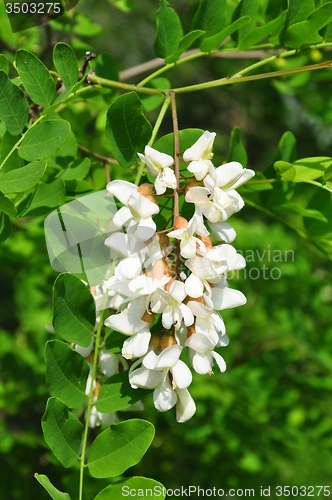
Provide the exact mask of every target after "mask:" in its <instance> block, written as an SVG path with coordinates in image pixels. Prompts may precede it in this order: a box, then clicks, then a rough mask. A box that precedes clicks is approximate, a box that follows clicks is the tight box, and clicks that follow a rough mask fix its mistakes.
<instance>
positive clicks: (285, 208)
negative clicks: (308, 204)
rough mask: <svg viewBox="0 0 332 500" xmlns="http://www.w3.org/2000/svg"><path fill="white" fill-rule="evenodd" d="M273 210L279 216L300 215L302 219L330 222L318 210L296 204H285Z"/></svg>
mask: <svg viewBox="0 0 332 500" xmlns="http://www.w3.org/2000/svg"><path fill="white" fill-rule="evenodd" d="M272 208H273V210H274V211H275V212H276V213H277V214H285V215H289V214H298V215H302V217H308V218H310V219H317V220H320V221H323V222H328V220H327V218H326V217H325V216H324V215H323V214H322V213H321V212H319V211H318V210H313V209H310V208H303V207H300V206H299V205H297V204H296V203H284V204H283V205H278V206H276V207H272Z"/></svg>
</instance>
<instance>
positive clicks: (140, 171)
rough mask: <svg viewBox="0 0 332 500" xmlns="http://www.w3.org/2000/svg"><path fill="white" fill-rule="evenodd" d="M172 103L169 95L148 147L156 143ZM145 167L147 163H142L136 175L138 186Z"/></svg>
mask: <svg viewBox="0 0 332 500" xmlns="http://www.w3.org/2000/svg"><path fill="white" fill-rule="evenodd" d="M170 102H171V98H170V96H169V95H167V96H166V98H165V100H164V102H163V105H162V107H161V110H160V112H159V115H158V118H157V120H156V123H155V125H154V127H153V130H152V136H151V139H150V140H149V142H148V146H150V147H151V146H152V144H153V143H154V141H155V139H156V137H157V134H158V131H159V128H160V125H161V124H162V121H163V119H164V116H165V113H166V111H167V108H168V106H169V103H170ZM144 167H145V163H143V162H142V161H140V163H139V167H138V171H137V174H136V179H135V184H136V186H138V184H139V181H140V180H141V177H142V175H143V170H144Z"/></svg>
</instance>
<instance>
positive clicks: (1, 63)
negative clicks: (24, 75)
mask: <svg viewBox="0 0 332 500" xmlns="http://www.w3.org/2000/svg"><path fill="white" fill-rule="evenodd" d="M0 71H3V72H4V73H6V75H8V73H9V62H8V59H7V57H6V56H5V55H4V54H0Z"/></svg>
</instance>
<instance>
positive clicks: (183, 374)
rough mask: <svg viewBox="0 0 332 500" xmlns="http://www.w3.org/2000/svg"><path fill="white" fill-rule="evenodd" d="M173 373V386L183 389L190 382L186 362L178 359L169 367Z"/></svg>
mask: <svg viewBox="0 0 332 500" xmlns="http://www.w3.org/2000/svg"><path fill="white" fill-rule="evenodd" d="M171 373H172V375H173V388H174V389H177V388H179V389H185V388H186V387H188V386H189V385H190V384H191V382H192V379H193V377H192V374H191V371H190V369H189V368H188V366H187V365H186V363H184V362H183V361H181V360H179V361H178V362H177V363H176V365H174V366H173V368H171Z"/></svg>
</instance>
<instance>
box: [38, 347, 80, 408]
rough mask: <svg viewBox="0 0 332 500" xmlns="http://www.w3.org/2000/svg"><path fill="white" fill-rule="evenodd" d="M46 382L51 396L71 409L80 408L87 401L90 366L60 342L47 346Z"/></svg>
mask: <svg viewBox="0 0 332 500" xmlns="http://www.w3.org/2000/svg"><path fill="white" fill-rule="evenodd" d="M45 358H46V380H47V386H48V390H49V392H50V394H51V396H54V397H56V398H58V399H60V400H61V401H62V402H63V403H65V404H66V405H67V406H69V408H79V407H80V406H83V404H84V401H85V397H86V396H85V389H86V383H87V379H88V375H89V365H88V363H87V362H86V361H85V359H84V358H83V356H81V354H79V353H78V352H76V351H73V349H71V348H70V347H69V346H68V345H67V344H65V343H64V342H60V341H59V340H50V341H49V342H47V344H46V349H45Z"/></svg>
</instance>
